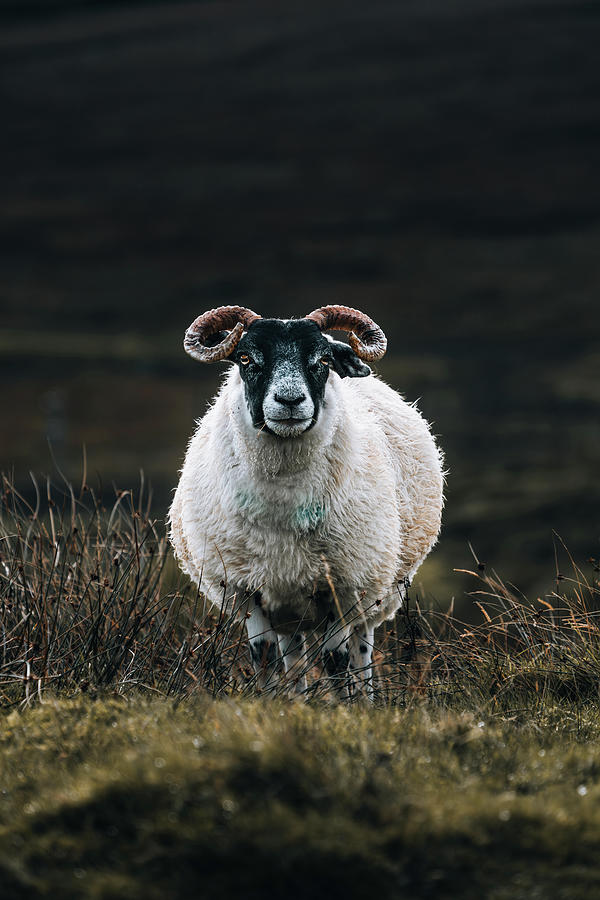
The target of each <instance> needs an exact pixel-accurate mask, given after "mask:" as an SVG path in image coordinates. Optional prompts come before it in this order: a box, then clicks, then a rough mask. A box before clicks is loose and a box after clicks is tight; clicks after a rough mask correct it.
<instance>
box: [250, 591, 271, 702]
mask: <svg viewBox="0 0 600 900" xmlns="http://www.w3.org/2000/svg"><path fill="white" fill-rule="evenodd" d="M248 613H249V615H248V618H247V619H246V630H247V631H248V640H249V641H250V653H251V655H252V664H253V666H254V671H255V672H256V683H257V685H258V687H259V688H261V690H264V689H265V688H266V687H269V688H274V687H275V686H276V683H277V662H278V655H277V635H276V634H275V632H274V630H273V628H272V626H271V623H270V622H269V620H268V619H267V617H266V616H265V614H264V613H263V611H262V609H261V606H260V595H258V594H257V595H255V596H254V597H251V598H250V601H249V607H248Z"/></svg>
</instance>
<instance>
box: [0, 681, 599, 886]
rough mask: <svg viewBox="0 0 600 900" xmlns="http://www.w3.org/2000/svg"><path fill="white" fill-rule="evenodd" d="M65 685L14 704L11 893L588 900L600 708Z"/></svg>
mask: <svg viewBox="0 0 600 900" xmlns="http://www.w3.org/2000/svg"><path fill="white" fill-rule="evenodd" d="M490 713H491V711H490V708H489V707H487V708H478V709H472V710H465V711H454V712H450V711H443V710H442V711H440V710H435V709H431V708H429V707H428V706H427V705H426V704H421V703H418V702H417V703H414V704H412V706H409V707H408V708H405V709H396V710H392V709H365V708H362V707H356V706H355V707H351V708H346V707H328V706H322V705H317V706H305V705H303V704H289V703H282V702H278V701H259V700H246V701H242V702H240V701H234V700H229V701H227V700H220V701H209V700H200V699H199V700H196V701H195V702H190V701H188V702H186V703H183V704H181V705H175V704H174V703H172V702H169V701H165V700H161V699H154V700H150V699H147V698H144V697H141V696H134V697H131V698H130V699H129V700H127V701H125V700H123V699H119V698H110V697H105V698H101V699H97V700H96V701H90V700H86V699H84V698H80V699H73V700H56V699H48V700H47V701H46V702H45V703H44V704H43V705H41V706H37V707H35V708H30V709H23V710H14V711H12V712H10V713H4V714H3V715H2V716H1V728H2V736H1V738H0V765H1V766H2V785H3V791H2V793H3V802H2V804H1V807H0V836H1V841H0V843H1V846H2V850H1V851H0V890H1V892H2V896H3V897H7V898H8V897H15V898H17V897H23V898H25V897H28V898H29V897H38V896H40V897H41V896H48V897H56V896H60V897H61V898H63V897H64V898H70V897H94V898H115V900H116V898H121V897H125V896H127V897H131V898H140V900H142V898H144V900H145V898H157V900H159V898H160V900H163V898H165V897H169V898H184V897H196V896H202V897H207V898H214V900H217V898H225V897H234V896H238V895H242V894H243V896H244V897H247V898H252V900H258V898H259V897H264V896H265V895H266V894H267V893H268V894H269V895H270V896H276V897H282V896H286V897H290V898H292V900H295V898H302V900H311V898H315V897H330V898H347V897H358V896H362V895H363V894H368V895H374V896H377V897H380V898H382V900H383V898H390V900H391V898H398V897H406V898H421V897H423V898H426V897H436V898H458V897H460V898H472V900H479V898H481V897H483V896H485V897H493V898H496V900H502V898H506V900H508V898H529V897H532V896H533V897H538V898H548V900H551V898H552V900H555V898H559V897H564V898H569V900H576V898H582V900H583V898H587V897H590V896H592V895H595V893H596V892H597V891H598V890H599V889H600V866H599V864H598V858H597V848H598V842H599V841H600V804H599V803H598V801H599V800H600V744H599V739H600V718H599V716H598V710H597V705H596V704H593V705H590V706H578V707H574V706H569V705H564V704H563V705H543V704H541V705H539V706H537V707H536V706H531V707H529V708H527V709H523V708H521V709H515V710H513V711H511V712H507V713H505V714H504V715H498V714H495V715H494V714H490Z"/></svg>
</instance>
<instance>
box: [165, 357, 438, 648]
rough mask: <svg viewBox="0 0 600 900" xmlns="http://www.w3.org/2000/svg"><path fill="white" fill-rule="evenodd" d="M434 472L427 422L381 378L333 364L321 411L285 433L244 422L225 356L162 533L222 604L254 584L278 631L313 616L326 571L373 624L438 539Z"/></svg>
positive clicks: (393, 604)
mask: <svg viewBox="0 0 600 900" xmlns="http://www.w3.org/2000/svg"><path fill="white" fill-rule="evenodd" d="M443 482H444V477H443V458H442V454H441V452H440V451H439V449H438V448H437V447H436V444H435V442H434V439H433V437H432V435H431V433H430V430H429V426H428V425H427V423H426V422H425V420H424V419H423V417H422V416H421V414H420V413H419V412H418V410H417V409H416V407H415V406H413V405H410V404H408V403H406V402H405V401H404V400H403V399H402V398H401V397H400V395H399V394H397V393H396V392H395V391H394V390H392V389H391V388H390V387H388V385H386V384H385V383H384V382H383V381H381V380H380V379H379V378H377V377H375V376H368V377H366V378H346V379H343V380H342V379H340V378H339V376H338V375H337V374H336V373H335V372H333V371H332V372H331V373H330V376H329V379H328V382H327V386H326V391H325V402H324V404H323V408H322V410H321V414H320V416H319V419H318V422H317V423H316V425H315V426H314V427H313V428H312V429H311V430H310V431H307V432H306V433H304V434H302V435H300V436H299V437H290V438H285V439H281V438H278V437H275V436H273V435H271V434H268V433H267V432H265V431H262V432H259V431H257V430H256V429H255V428H254V427H253V425H252V422H251V420H250V416H249V413H248V410H247V407H246V402H245V399H244V389H243V384H242V380H241V378H240V375H239V372H238V369H237V367H236V366H232V368H231V370H230V371H229V373H228V375H227V377H226V379H225V382H224V384H223V386H222V388H221V390H220V392H219V394H218V395H217V397H216V399H215V402H214V404H213V406H212V407H211V409H210V410H209V411H208V412H207V413H206V415H205V416H204V418H203V419H202V420H201V421H200V423H199V425H198V428H197V430H196V432H195V434H194V435H193V437H192V439H191V441H190V444H189V447H188V451H187V455H186V458H185V462H184V465H183V469H182V471H181V479H180V481H179V485H178V487H177V490H176V492H175V497H174V499H173V504H172V506H171V510H170V513H169V518H170V537H171V541H172V543H173V547H174V549H175V552H176V554H177V557H178V558H179V561H180V563H181V565H182V567H183V569H184V570H185V571H186V572H187V573H188V574H189V575H190V577H191V578H192V579H193V580H194V581H195V582H196V583H197V584H198V585H200V588H201V590H202V591H203V592H204V593H205V594H206V596H207V598H208V599H209V600H210V601H211V602H213V603H214V604H216V605H218V606H219V607H222V606H223V603H224V600H225V609H226V611H227V612H228V613H230V614H231V613H233V614H235V613H238V612H239V611H240V605H241V604H242V603H243V601H244V598H245V597H247V595H248V592H252V591H258V590H259V591H260V592H261V596H262V607H263V610H264V612H265V613H266V614H267V615H268V616H269V618H270V619H271V622H272V624H273V627H275V628H276V629H277V630H278V631H280V632H282V633H286V632H287V633H291V632H292V631H293V630H294V629H295V628H297V626H298V622H299V621H300V620H302V621H303V622H304V623H306V626H307V628H308V627H310V626H311V624H312V625H314V624H316V623H317V622H319V621H321V619H322V615H323V608H322V606H321V607H319V605H318V597H319V591H321V598H322V596H323V595H324V594H325V595H327V596H329V597H331V592H330V590H329V588H328V585H329V583H332V584H333V587H334V589H335V594H336V597H337V602H338V603H339V606H340V607H341V611H342V613H345V612H346V611H347V610H349V609H351V608H353V607H355V605H356V604H357V603H360V605H361V607H362V609H363V610H364V611H365V618H366V620H367V623H368V624H369V625H375V624H378V623H379V622H381V621H382V620H383V619H384V618H387V617H389V616H391V615H393V614H394V612H395V611H396V610H397V609H398V607H399V606H400V604H401V602H402V598H403V590H402V585H403V583H404V582H405V580H406V579H408V580H411V579H412V577H413V576H414V574H415V572H416V570H417V568H418V567H419V565H420V564H421V562H422V561H423V560H424V559H425V557H426V556H427V554H428V553H429V551H430V550H431V548H432V546H433V545H434V543H435V541H436V540H437V536H438V533H439V529H440V522H441V512H442V506H443ZM399 586H400V587H399ZM328 602H329V603H331V600H328ZM333 611H334V612H335V608H334V609H333ZM302 628H303V630H305V629H304V625H303V626H302Z"/></svg>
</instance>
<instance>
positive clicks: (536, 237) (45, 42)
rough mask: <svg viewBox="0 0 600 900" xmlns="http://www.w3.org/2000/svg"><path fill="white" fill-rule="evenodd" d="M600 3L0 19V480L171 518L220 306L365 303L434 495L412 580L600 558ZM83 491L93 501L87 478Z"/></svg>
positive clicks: (35, 9)
mask: <svg viewBox="0 0 600 900" xmlns="http://www.w3.org/2000/svg"><path fill="white" fill-rule="evenodd" d="M599 46H600V5H599V4H597V3H596V2H577V0H556V2H552V0H545V2H536V0H453V2H448V0H430V2H423V0H404V2H400V0H369V2H368V3H357V2H348V0H303V2H301V3H300V2H296V0H288V2H285V3H281V2H280V0H272V2H268V0H254V2H252V3H247V2H205V3H163V4H149V3H141V2H137V3H134V2H129V3H127V2H122V3H117V2H113V3H107V2H105V3H90V2H87V3H86V2H84V0H79V2H77V0H72V2H70V3H69V2H63V3H59V2H52V0H47V2H44V0H38V2H29V0H18V2H6V0H4V2H2V0H0V70H1V73H0V74H1V80H0V97H1V111H2V115H1V119H0V121H1V128H2V130H1V138H0V172H1V175H0V178H1V181H2V191H1V194H0V200H1V202H0V254H1V261H2V262H1V276H0V304H1V312H2V315H1V319H0V366H1V398H0V466H1V467H3V468H4V469H6V470H9V471H11V470H13V471H14V475H15V478H16V481H17V483H18V485H19V486H20V487H21V488H22V489H23V490H24V491H29V490H30V487H29V475H28V470H29V469H33V470H34V471H35V472H41V471H50V470H52V467H53V463H52V462H51V458H50V453H49V450H48V443H47V442H48V440H50V442H51V444H52V448H53V452H54V455H55V457H56V460H57V462H58V464H59V465H60V466H61V467H62V469H63V470H64V471H65V472H66V473H67V474H68V476H69V477H73V478H75V479H77V478H79V477H80V474H81V458H82V445H84V444H85V446H86V448H87V458H88V471H89V473H90V474H89V477H90V480H91V481H92V482H94V480H95V479H96V480H97V478H98V477H101V479H102V481H103V482H104V484H108V485H110V484H111V483H112V482H114V483H115V484H116V485H117V486H118V487H119V488H124V487H131V486H132V485H134V484H136V483H137V481H138V477H139V476H138V472H139V470H140V469H143V470H144V472H145V474H146V477H147V478H148V479H149V480H150V481H151V482H152V484H153V487H154V493H155V509H156V513H157V515H163V514H164V512H165V510H166V507H167V504H168V501H169V496H170V492H171V489H172V488H173V486H174V485H175V483H176V480H177V469H178V466H179V465H180V463H181V460H182V455H183V452H184V449H185V445H186V441H187V438H188V435H189V434H190V431H191V430H192V427H193V421H194V418H195V417H198V416H200V415H201V414H202V412H203V410H204V409H205V405H206V402H207V401H208V399H209V398H210V397H211V395H212V394H213V392H214V391H215V389H216V387H217V385H218V383H219V379H220V375H221V372H222V367H221V366H215V367H212V368H211V367H202V366H200V365H198V364H197V363H194V362H193V361H192V360H191V359H189V358H188V357H186V356H185V354H184V353H183V350H182V347H181V341H182V336H183V332H184V330H185V328H186V327H187V325H188V324H189V323H190V322H191V320H192V319H193V318H194V317H195V316H196V315H198V314H199V313H200V312H202V311H204V310H205V309H207V308H211V307H213V306H217V305H221V304H227V303H240V304H243V305H247V306H250V307H252V308H254V309H256V310H257V311H258V312H260V313H262V314H263V315H281V316H289V315H295V314H303V313H306V312H309V311H310V310H311V309H313V308H314V307H316V306H319V305H322V304H325V303H345V304H348V305H351V306H357V307H359V308H361V309H363V310H365V311H366V312H368V313H369V314H371V315H372V316H373V318H375V319H376V320H377V321H378V322H379V323H380V324H381V325H382V326H383V328H384V330H385V331H386V333H387V334H388V337H389V347H390V349H389V352H388V355H387V357H386V358H385V359H384V360H383V361H382V363H381V364H380V365H379V367H378V369H379V372H380V374H381V375H382V376H383V377H384V378H385V379H387V380H388V381H389V382H390V383H391V384H392V385H393V386H394V387H396V388H398V389H400V390H401V391H402V392H404V393H405V395H406V396H407V397H408V398H409V399H411V400H416V399H418V398H420V400H419V405H420V407H421V409H422V410H423V411H424V413H425V415H426V416H427V417H428V418H429V419H430V420H433V421H434V423H435V431H436V433H437V434H439V436H440V440H441V443H442V445H443V447H444V448H445V450H446V453H447V463H448V467H449V470H450V474H449V479H448V491H447V497H448V503H447V511H446V515H445V527H444V532H443V538H442V540H441V543H440V545H439V548H438V550H437V551H436V552H435V554H433V556H432V557H431V559H430V561H429V562H428V563H427V564H426V567H424V568H423V570H422V573H423V574H422V579H421V580H422V583H423V585H424V587H425V589H426V590H427V591H428V592H429V593H430V594H432V595H433V596H435V597H437V598H438V600H439V601H440V602H441V603H444V602H446V601H447V600H448V599H449V597H450V596H451V595H452V594H459V593H460V592H461V591H462V589H463V584H462V581H461V578H460V576H457V575H454V574H453V573H452V570H453V568H455V567H459V568H460V567H465V566H467V567H468V566H470V565H471V563H472V558H471V555H470V550H469V547H468V543H469V542H471V543H472V545H473V547H474V548H475V550H476V552H477V554H478V556H479V558H480V559H482V560H484V561H485V562H486V563H487V564H488V565H489V566H493V567H496V568H497V569H498V570H499V571H500V573H501V574H502V575H503V576H504V577H505V579H507V580H509V581H513V582H514V583H516V584H517V585H518V586H519V587H520V588H521V589H523V590H524V591H525V592H528V593H529V594H531V595H532V596H535V595H536V594H537V593H541V592H543V591H547V590H549V589H551V588H552V586H553V573H554V545H553V529H554V530H555V531H556V532H558V533H559V534H560V536H561V538H562V539H563V540H564V542H565V543H566V544H567V546H568V547H569V548H570V550H571V551H572V553H573V554H574V556H575V557H576V559H577V560H578V561H579V562H581V563H584V564H585V565H587V563H585V561H586V560H587V558H588V557H590V556H598V555H599V554H600V546H599V535H600V526H599V522H598V518H599V516H598V513H599V499H600V474H599V471H598V447H599V442H600V416H599V406H600V404H599V401H600V347H599V343H598V338H599V336H600V314H599V312H598V299H597V298H598V288H599V286H600V254H599V248H598V239H599V235H600V178H599V177H598V164H599V160H600V66H599V65H598V47H599ZM96 472H98V473H99V476H96V474H95V473H96Z"/></svg>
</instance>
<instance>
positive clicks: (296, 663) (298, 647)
mask: <svg viewBox="0 0 600 900" xmlns="http://www.w3.org/2000/svg"><path fill="white" fill-rule="evenodd" d="M279 652H280V653H281V656H282V659H283V667H284V669H285V671H286V674H287V675H290V677H291V678H292V680H293V684H294V691H295V693H296V694H301V693H302V692H303V691H305V690H306V656H305V647H304V635H303V634H301V633H300V632H299V631H296V632H295V633H294V634H291V635H289V634H280V635H279Z"/></svg>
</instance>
